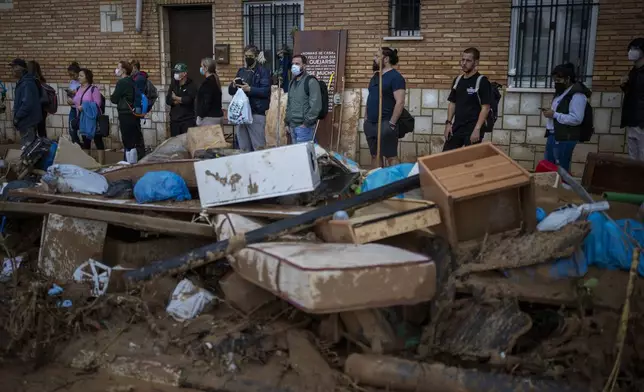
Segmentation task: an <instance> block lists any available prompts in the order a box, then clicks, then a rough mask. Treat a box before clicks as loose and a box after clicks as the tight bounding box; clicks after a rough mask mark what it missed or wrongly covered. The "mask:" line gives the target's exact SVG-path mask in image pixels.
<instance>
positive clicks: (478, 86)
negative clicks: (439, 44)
mask: <svg viewBox="0 0 644 392" xmlns="http://www.w3.org/2000/svg"><path fill="white" fill-rule="evenodd" d="M480 59H481V53H480V52H479V50H478V49H476V48H467V49H465V50H464V51H463V54H462V55H461V70H462V71H463V74H462V75H460V76H458V77H457V78H456V79H454V83H453V84H452V91H451V92H450V94H449V97H448V98H447V100H448V101H449V105H448V107H447V120H446V121H445V144H444V145H443V151H449V150H453V149H456V148H460V147H463V146H469V145H470V144H476V143H480V142H481V140H482V139H483V133H482V132H481V128H482V127H483V125H484V124H485V121H486V120H487V115H488V113H489V111H490V104H491V103H492V85H491V83H490V81H489V80H488V78H487V77H485V76H483V75H481V74H480V73H479V70H478V68H479V61H480Z"/></svg>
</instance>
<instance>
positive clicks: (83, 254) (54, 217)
mask: <svg viewBox="0 0 644 392" xmlns="http://www.w3.org/2000/svg"><path fill="white" fill-rule="evenodd" d="M106 232H107V223H105V222H99V221H95V220H89V219H79V218H72V217H69V216H62V215H58V214H49V216H48V217H47V218H46V219H44V220H43V236H42V239H41V244H40V253H39V255H38V267H39V270H40V271H42V272H43V273H44V274H45V275H47V276H49V277H52V278H54V279H56V281H57V282H59V283H60V282H65V281H68V280H71V279H72V275H73V273H74V271H75V270H76V268H78V267H79V266H80V265H81V264H83V263H84V262H86V261H87V260H89V259H94V260H98V261H103V247H104V245H105V234H106Z"/></svg>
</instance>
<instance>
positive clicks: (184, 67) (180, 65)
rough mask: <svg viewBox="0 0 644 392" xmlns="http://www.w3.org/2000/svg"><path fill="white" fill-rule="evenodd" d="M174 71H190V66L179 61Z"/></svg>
mask: <svg viewBox="0 0 644 392" xmlns="http://www.w3.org/2000/svg"><path fill="white" fill-rule="evenodd" d="M174 72H188V66H187V65H185V64H184V63H177V64H175V66H174Z"/></svg>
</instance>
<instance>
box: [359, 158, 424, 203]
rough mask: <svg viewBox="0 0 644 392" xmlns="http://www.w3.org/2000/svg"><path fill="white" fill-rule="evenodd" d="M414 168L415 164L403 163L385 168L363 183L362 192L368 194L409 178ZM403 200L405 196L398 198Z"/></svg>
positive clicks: (368, 177) (371, 175)
mask: <svg viewBox="0 0 644 392" xmlns="http://www.w3.org/2000/svg"><path fill="white" fill-rule="evenodd" d="M413 167H414V164H413V163H401V164H399V165H396V166H390V167H384V168H382V169H379V170H376V171H374V172H372V173H371V174H369V175H368V176H367V178H365V179H364V181H363V182H362V188H361V191H362V192H367V191H371V190H374V189H376V188H380V187H381V186H385V185H387V184H391V183H392V182H396V181H400V180H402V179H404V178H407V176H408V175H409V172H410V171H411V169H412V168H413ZM396 197H397V198H400V199H402V198H403V195H398V196H396Z"/></svg>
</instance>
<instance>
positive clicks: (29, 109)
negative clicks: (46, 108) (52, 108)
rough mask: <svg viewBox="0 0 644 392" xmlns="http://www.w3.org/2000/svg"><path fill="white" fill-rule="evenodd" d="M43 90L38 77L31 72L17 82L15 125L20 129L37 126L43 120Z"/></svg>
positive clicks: (14, 106) (14, 112)
mask: <svg viewBox="0 0 644 392" xmlns="http://www.w3.org/2000/svg"><path fill="white" fill-rule="evenodd" d="M40 94H41V91H40V89H39V88H38V84H36V79H35V78H34V76H33V75H32V74H30V73H25V74H24V75H23V76H22V78H20V80H19V81H18V84H16V92H15V97H14V101H13V125H15V126H16V128H17V129H18V130H25V129H27V128H29V127H35V126H36V125H38V123H39V122H40V121H42V104H41V103H40Z"/></svg>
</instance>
